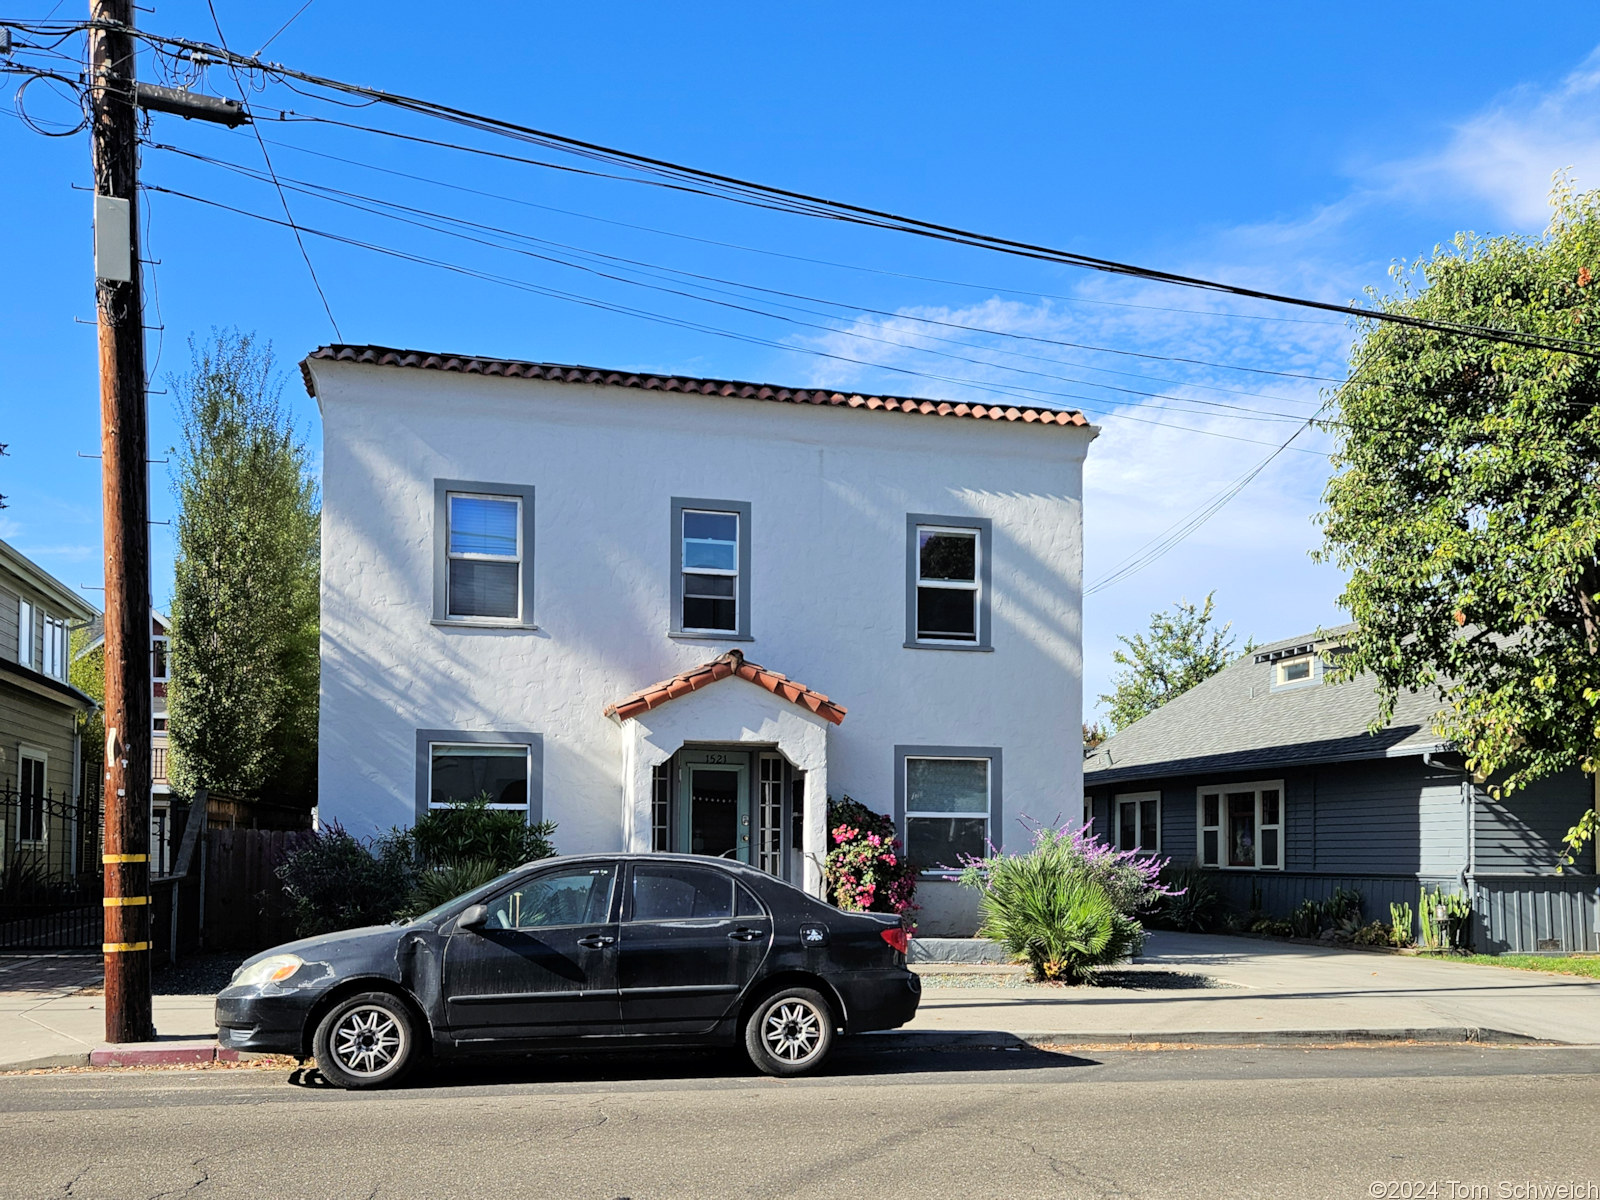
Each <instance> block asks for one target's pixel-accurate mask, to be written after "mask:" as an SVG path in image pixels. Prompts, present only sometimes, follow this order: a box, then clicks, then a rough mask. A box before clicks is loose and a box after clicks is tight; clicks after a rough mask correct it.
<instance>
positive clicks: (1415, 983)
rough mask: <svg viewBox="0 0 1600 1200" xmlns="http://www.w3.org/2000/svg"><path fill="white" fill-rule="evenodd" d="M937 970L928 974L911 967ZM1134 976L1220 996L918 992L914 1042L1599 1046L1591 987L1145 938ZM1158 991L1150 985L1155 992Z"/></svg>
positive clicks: (1597, 997)
mask: <svg viewBox="0 0 1600 1200" xmlns="http://www.w3.org/2000/svg"><path fill="white" fill-rule="evenodd" d="M919 969H921V970H923V971H935V970H937V969H938V968H936V967H935V966H933V965H932V964H919ZM1126 970H1127V972H1128V973H1130V974H1136V973H1138V972H1157V973H1163V974H1165V973H1171V972H1180V973H1186V974H1195V975H1204V976H1209V977H1211V978H1213V979H1215V980H1217V981H1218V982H1220V983H1222V984H1226V985H1231V986H1225V987H1212V988H1173V987H1152V988H1149V989H1143V988H1139V989H1135V988H1120V987H1118V988H1110V987H1084V988H1061V989H1048V990H1047V989H1042V988H1005V987H997V988H981V987H960V988H955V987H950V988H939V987H933V988H927V989H925V990H924V992H923V996H922V1005H921V1007H920V1009H919V1010H918V1012H917V1016H916V1019H915V1020H914V1021H912V1023H911V1024H910V1025H908V1026H906V1029H907V1030H909V1031H914V1032H917V1033H920V1034H936V1033H937V1034H955V1033H958V1032H959V1033H965V1032H970V1031H979V1030H982V1031H994V1032H1002V1033H1011V1034H1023V1035H1029V1036H1033V1035H1059V1036H1060V1037H1061V1038H1062V1039H1064V1040H1080V1041H1099V1040H1110V1039H1115V1040H1119V1041H1120V1040H1125V1039H1130V1038H1131V1039H1132V1040H1135V1041H1150V1040H1160V1041H1184V1040H1193V1041H1217V1040H1223V1039H1229V1038H1234V1039H1237V1040H1248V1039H1249V1038H1251V1037H1252V1036H1262V1035H1267V1036H1269V1037H1272V1038H1278V1037H1285V1036H1289V1037H1315V1036H1318V1035H1328V1036H1330V1037H1338V1036H1340V1035H1344V1034H1353V1035H1357V1036H1372V1035H1374V1034H1378V1035H1388V1036H1395V1035H1398V1034H1400V1033H1402V1032H1404V1033H1425V1032H1427V1031H1435V1032H1436V1033H1439V1034H1443V1033H1446V1032H1448V1031H1457V1034H1458V1036H1459V1035H1460V1033H1461V1031H1475V1030H1476V1031H1489V1032H1490V1033H1500V1034H1509V1035H1513V1036H1515V1037H1521V1038H1533V1039H1536V1040H1540V1041H1558V1042H1571V1043H1577V1044H1585V1045H1600V982H1597V981H1595V980H1589V979H1582V978H1578V977H1576V976H1571V975H1550V974H1545V973H1543V972H1537V971H1517V970H1510V969H1507V968H1505V967H1485V966H1473V965H1469V964H1465V963H1454V962H1448V961H1438V960H1435V959H1428V958H1417V957H1409V956H1402V955H1391V954H1374V953H1369V952H1363V951H1360V950H1349V949H1336V948H1323V947H1320V946H1300V945H1294V944H1290V943H1285V942H1269V941H1260V940H1257V939H1254V938H1238V937H1221V936H1209V935H1202V934H1183V933H1162V932H1155V933H1151V934H1150V935H1149V940H1148V943H1147V945H1146V947H1145V953H1144V954H1143V955H1142V956H1141V957H1140V958H1139V959H1138V961H1137V962H1136V963H1135V964H1134V965H1133V966H1132V967H1131V968H1127V969H1126ZM1153 982H1154V981H1153Z"/></svg>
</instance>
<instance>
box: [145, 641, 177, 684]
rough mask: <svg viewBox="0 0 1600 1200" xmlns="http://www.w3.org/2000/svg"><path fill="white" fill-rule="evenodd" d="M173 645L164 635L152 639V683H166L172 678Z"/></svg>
mask: <svg viewBox="0 0 1600 1200" xmlns="http://www.w3.org/2000/svg"><path fill="white" fill-rule="evenodd" d="M171 652H172V643H171V641H170V640H169V639H168V638H167V637H166V636H165V635H163V634H158V635H157V636H155V637H153V638H151V639H150V682H151V683H166V682H167V680H168V679H169V678H170V676H171V662H170V657H171Z"/></svg>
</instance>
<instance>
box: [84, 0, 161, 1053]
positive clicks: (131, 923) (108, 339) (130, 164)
mask: <svg viewBox="0 0 1600 1200" xmlns="http://www.w3.org/2000/svg"><path fill="white" fill-rule="evenodd" d="M89 18H90V20H91V21H93V22H94V24H93V26H92V27H91V28H90V30H89V69H90V88H91V90H90V95H91V97H92V100H93V120H92V124H91V127H90V128H91V136H92V140H93V150H94V193H95V196H94V209H95V247H94V248H95V299H96V308H97V310H98V317H99V322H98V323H99V330H100V449H101V456H102V463H101V467H102V471H101V487H102V492H103V496H104V505H105V568H106V569H105V575H106V611H105V634H106V640H105V664H106V678H105V688H106V700H105V727H106V777H105V825H106V836H105V847H104V856H103V861H104V864H105V945H104V951H105V959H106V993H105V995H106V1041H108V1042H139V1041H147V1040H149V1039H150V1038H152V1037H154V1036H155V1029H154V1027H153V1025H152V1022H151V1012H150V520H149V518H150V467H149V456H148V450H147V441H148V431H147V424H146V414H145V378H144V302H143V298H142V296H141V295H140V286H139V219H138V213H139V196H138V129H137V125H136V118H137V109H136V107H135V83H134V65H135V60H134V41H133V37H132V36H131V34H130V32H129V30H130V29H131V27H132V25H133V5H132V4H131V2H130V0H90V3H89Z"/></svg>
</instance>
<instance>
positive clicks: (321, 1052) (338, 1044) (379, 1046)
mask: <svg viewBox="0 0 1600 1200" xmlns="http://www.w3.org/2000/svg"><path fill="white" fill-rule="evenodd" d="M311 1049H312V1052H313V1053H314V1054H315V1055H316V1059H317V1067H318V1069H319V1070H321V1072H322V1074H323V1075H324V1076H325V1077H326V1078H327V1079H328V1080H329V1082H331V1083H334V1084H337V1085H338V1086H339V1087H342V1088H376V1087H384V1086H386V1085H388V1084H391V1083H394V1082H395V1081H397V1080H398V1079H399V1078H400V1077H401V1076H402V1075H404V1074H405V1073H406V1071H407V1070H409V1069H410V1067H411V1063H412V1060H413V1059H414V1058H415V1057H416V1032H415V1030H414V1029H413V1027H412V1021H411V1014H410V1013H409V1012H408V1011H407V1009H406V1006H405V1004H404V1002H402V1001H401V999H400V997H398V996H395V995H392V994H390V993H388V992H362V993H361V994H359V995H356V996H348V997H346V998H345V999H344V1000H342V1001H340V1002H339V1003H338V1004H336V1005H334V1006H333V1009H332V1011H330V1012H329V1013H328V1015H327V1016H325V1017H323V1018H322V1021H321V1023H320V1024H319V1025H318V1026H317V1032H316V1035H315V1036H314V1037H313V1038H312V1042H311Z"/></svg>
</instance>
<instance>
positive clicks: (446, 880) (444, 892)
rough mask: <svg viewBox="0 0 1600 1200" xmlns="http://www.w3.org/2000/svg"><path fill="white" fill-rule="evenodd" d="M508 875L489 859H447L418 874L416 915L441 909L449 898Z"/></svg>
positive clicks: (413, 903) (414, 895) (413, 911)
mask: <svg viewBox="0 0 1600 1200" xmlns="http://www.w3.org/2000/svg"><path fill="white" fill-rule="evenodd" d="M501 874H504V872H503V871H501V869H500V866H499V864H497V863H496V862H494V860H492V859H487V858H460V859H447V860H446V861H444V862H442V863H440V864H438V865H437V866H435V867H432V868H430V869H428V870H425V871H422V872H420V873H419V874H418V875H417V883H416V888H415V890H414V891H413V892H412V894H411V904H410V912H411V914H412V915H415V914H417V913H424V912H427V911H428V910H429V909H430V908H437V907H438V906H439V905H441V904H443V903H444V902H445V901H447V900H454V899H455V898H456V897H457V896H464V895H466V894H467V893H468V892H470V891H473V890H474V889H476V888H480V887H482V886H483V885H484V884H486V883H488V882H489V881H490V880H491V879H494V878H495V877H497V876H499V875H501Z"/></svg>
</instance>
